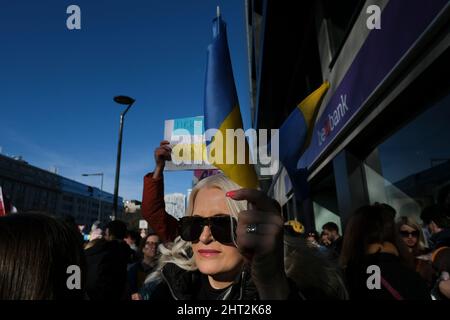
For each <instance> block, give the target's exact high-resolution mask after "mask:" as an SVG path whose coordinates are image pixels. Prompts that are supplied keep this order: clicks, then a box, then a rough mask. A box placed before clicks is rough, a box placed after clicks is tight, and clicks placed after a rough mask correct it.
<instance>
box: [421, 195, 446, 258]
mask: <svg viewBox="0 0 450 320" xmlns="http://www.w3.org/2000/svg"><path fill="white" fill-rule="evenodd" d="M420 218H421V219H422V221H423V222H424V223H425V225H427V227H428V230H429V231H430V233H431V237H430V248H431V249H432V250H436V249H438V248H440V247H449V246H450V212H449V211H447V209H446V208H445V207H444V206H443V205H442V204H435V205H431V206H428V207H426V208H425V209H423V211H422V214H421V215H420Z"/></svg>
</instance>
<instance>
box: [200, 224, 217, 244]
mask: <svg viewBox="0 0 450 320" xmlns="http://www.w3.org/2000/svg"><path fill="white" fill-rule="evenodd" d="M199 240H200V242H202V243H205V244H208V243H210V242H211V241H214V239H213V237H212V233H211V229H210V227H209V226H204V227H203V230H202V233H201V234H200V239H199Z"/></svg>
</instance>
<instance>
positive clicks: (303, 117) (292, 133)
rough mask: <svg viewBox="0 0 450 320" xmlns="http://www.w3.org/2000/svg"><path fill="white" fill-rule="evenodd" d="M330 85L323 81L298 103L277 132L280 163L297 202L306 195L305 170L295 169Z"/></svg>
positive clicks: (306, 145)
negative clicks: (286, 174)
mask: <svg viewBox="0 0 450 320" xmlns="http://www.w3.org/2000/svg"><path fill="white" fill-rule="evenodd" d="M329 87H330V84H329V83H328V81H325V82H324V83H323V84H322V85H321V86H320V87H319V88H318V89H316V90H315V91H314V92H312V93H311V94H310V95H309V96H308V97H306V98H305V99H304V100H303V101H302V102H300V103H299V104H298V105H297V107H296V108H295V109H294V111H292V112H291V114H290V115H289V117H288V118H287V119H286V120H285V121H284V122H283V124H282V126H281V127H280V131H279V139H280V140H279V145H280V148H279V152H280V161H281V163H282V164H283V166H284V167H285V168H286V171H287V173H288V175H289V178H290V179H291V182H292V185H293V187H294V192H295V195H296V197H297V199H298V200H301V199H304V198H305V197H306V196H307V194H308V184H307V169H306V168H297V162H298V160H299V159H300V157H301V155H302V154H303V152H304V151H305V149H306V148H307V147H308V145H309V143H310V141H311V136H312V130H313V127H314V122H315V118H316V116H317V112H318V110H319V107H320V104H321V103H322V99H323V97H324V96H325V93H326V92H327V90H328V88H329Z"/></svg>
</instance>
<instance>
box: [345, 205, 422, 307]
mask: <svg viewBox="0 0 450 320" xmlns="http://www.w3.org/2000/svg"><path fill="white" fill-rule="evenodd" d="M395 214H396V212H395V210H394V209H393V208H392V207H390V206H388V205H386V204H375V205H370V206H363V207H361V208H359V209H358V210H356V212H355V213H354V215H352V216H351V218H350V219H349V221H348V223H347V227H346V234H345V238H344V243H343V248H342V252H341V257H340V258H341V264H342V267H343V268H344V269H345V275H346V281H347V285H348V289H349V293H350V298H351V299H382V300H394V299H395V300H404V299H423V300H427V299H430V295H429V293H428V289H427V286H426V284H425V282H424V281H423V280H422V279H421V277H420V276H419V275H418V274H417V273H416V272H415V271H414V264H413V257H412V255H411V254H410V253H409V252H408V249H407V247H406V246H405V244H404V242H403V241H402V240H401V239H400V237H399V236H398V233H397V230H396V225H395V221H394V217H395ZM369 267H370V268H369ZM372 268H373V269H372ZM377 270H378V271H377ZM371 276H372V277H371ZM368 283H369V284H372V285H373V287H371V286H369V285H368ZM375 289H377V290H375Z"/></svg>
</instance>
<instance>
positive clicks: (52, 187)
mask: <svg viewBox="0 0 450 320" xmlns="http://www.w3.org/2000/svg"><path fill="white" fill-rule="evenodd" d="M0 186H1V187H2V190H3V194H4V196H7V197H9V198H10V199H11V202H12V203H13V204H14V206H15V207H16V208H17V210H18V212H19V213H24V212H35V213H36V212H40V213H47V214H51V215H55V216H64V215H71V216H73V217H74V218H75V221H76V222H77V223H78V224H85V225H90V224H92V223H93V222H94V221H96V220H98V219H100V220H102V221H107V220H109V219H110V216H111V214H112V201H113V195H112V194H111V193H108V192H105V191H101V190H100V189H99V188H96V187H92V186H88V185H85V184H83V183H80V182H77V181H74V180H71V179H68V178H65V177H62V176H60V175H57V174H55V173H52V172H50V171H47V170H43V169H40V168H37V167H34V166H32V165H30V164H28V163H27V162H26V161H24V160H23V159H22V158H20V157H16V158H11V157H8V156H5V155H1V154H0ZM100 202H101V205H100ZM119 212H120V215H119V217H118V218H120V217H121V216H122V213H123V202H122V198H120V199H119Z"/></svg>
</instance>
